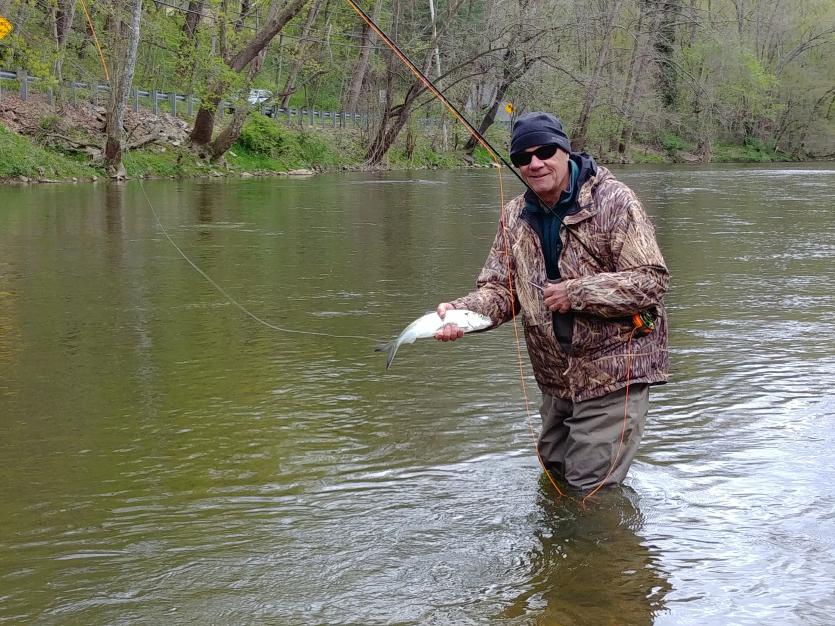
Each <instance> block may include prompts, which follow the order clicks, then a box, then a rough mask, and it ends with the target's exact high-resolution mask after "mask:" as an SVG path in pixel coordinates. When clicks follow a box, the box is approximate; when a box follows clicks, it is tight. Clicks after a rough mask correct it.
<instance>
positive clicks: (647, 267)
mask: <svg viewBox="0 0 835 626" xmlns="http://www.w3.org/2000/svg"><path fill="white" fill-rule="evenodd" d="M624 196H625V197H624ZM624 196H621V198H622V200H621V202H622V206H621V207H619V208H617V209H616V217H615V220H614V222H613V224H612V229H611V231H610V232H611V239H610V246H611V253H612V256H611V258H612V259H613V262H614V271H611V272H601V273H597V274H592V275H590V276H583V277H580V278H576V279H572V280H567V281H566V288H567V291H568V297H569V300H570V301H571V308H572V309H573V310H575V311H580V312H584V313H589V314H591V315H596V316H598V317H606V318H613V317H627V316H630V315H632V314H634V313H638V312H640V311H644V310H646V309H650V308H652V307H653V306H655V305H657V304H659V303H660V302H661V300H662V298H663V296H664V293H665V292H666V291H667V286H668V284H669V279H670V277H669V272H668V271H667V266H666V265H665V263H664V257H663V256H662V255H661V250H660V249H659V248H658V242H657V241H656V239H655V228H653V225H652V223H651V222H650V220H649V217H648V216H647V214H646V212H645V211H644V209H643V207H642V206H641V203H640V202H639V201H638V199H637V198H636V197H635V195H634V194H633V193H632V192H631V191H629V192H628V193H627V194H624Z"/></svg>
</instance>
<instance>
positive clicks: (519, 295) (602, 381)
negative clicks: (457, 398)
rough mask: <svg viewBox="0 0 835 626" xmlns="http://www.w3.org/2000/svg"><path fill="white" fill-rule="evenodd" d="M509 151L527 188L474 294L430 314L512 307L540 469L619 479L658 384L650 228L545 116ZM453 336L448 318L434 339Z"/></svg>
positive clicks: (661, 377)
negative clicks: (527, 371)
mask: <svg viewBox="0 0 835 626" xmlns="http://www.w3.org/2000/svg"><path fill="white" fill-rule="evenodd" d="M510 158H511V161H512V162H513V164H514V165H515V166H516V167H517V168H519V172H520V173H521V175H522V178H523V179H524V180H525V182H526V183H527V184H528V185H529V187H530V188H529V190H528V191H527V192H526V193H525V194H523V195H521V196H519V197H517V198H514V199H513V200H511V201H510V202H508V203H507V205H505V207H504V209H503V217H502V221H503V222H504V223H503V224H501V223H500V225H499V230H498V233H497V235H496V238H495V241H494V242H493V247H492V249H491V250H490V253H489V255H488V257H487V261H486V262H485V264H484V267H483V269H482V270H481V274H480V275H479V277H478V281H477V289H476V291H474V292H472V293H470V294H468V295H466V296H464V297H462V298H458V299H457V300H453V301H452V302H443V303H441V304H439V305H438V309H437V310H438V314H439V315H440V316H441V317H443V316H444V313H445V312H446V311H448V310H449V309H453V308H459V309H469V310H472V311H477V312H479V313H482V314H484V315H488V316H490V318H491V319H492V320H493V322H494V323H495V325H499V324H501V323H503V322H506V321H508V320H510V319H511V318H512V317H513V315H514V314H517V315H521V316H522V321H523V325H524V329H525V339H526V342H527V347H528V354H529V357H530V359H531V364H532V365H533V371H534V375H535V377H536V381H537V383H538V385H539V388H540V390H541V391H542V407H541V409H540V413H541V415H542V432H541V434H540V437H539V441H538V444H537V447H538V451H539V454H540V457H541V459H542V461H543V463H544V465H545V467H546V468H547V469H548V470H550V471H553V472H555V473H556V474H558V475H559V476H561V477H563V478H564V479H565V481H566V482H567V483H568V484H569V485H570V486H571V487H574V488H576V489H579V490H581V491H589V490H593V489H597V488H598V487H600V486H602V485H609V484H616V483H620V482H622V481H623V479H624V478H625V476H626V473H627V471H628V470H629V466H630V464H631V463H632V460H633V459H634V457H635V453H636V451H637V449H638V444H639V443H640V440H641V436H642V435H643V431H644V422H645V420H646V413H647V406H648V398H649V386H650V385H653V384H660V383H664V382H666V380H667V314H666V312H665V310H664V305H663V302H662V298H663V295H664V292H665V291H666V290H667V284H668V280H669V275H668V272H667V268H666V266H665V264H664V259H663V257H662V256H661V252H660V250H659V248H658V244H657V243H656V240H655V232H654V228H653V226H652V224H651V223H650V221H649V219H648V217H647V215H646V213H645V212H644V209H643V208H642V207H641V203H640V202H639V201H638V199H637V198H636V197H635V194H634V193H633V192H632V190H631V189H629V187H627V186H626V185H625V184H623V183H622V182H619V181H618V180H617V179H616V178H615V177H614V176H613V175H612V173H611V172H610V171H609V170H607V169H606V168H604V167H600V166H598V165H597V164H596V163H595V162H594V161H593V160H592V159H591V158H590V157H588V156H587V155H586V154H585V153H573V152H571V144H570V142H569V140H568V137H567V136H566V134H565V132H564V131H563V128H562V124H561V123H560V121H559V120H558V119H557V118H556V117H554V116H553V115H551V114H549V113H528V114H525V115H523V116H521V117H520V118H519V119H518V120H517V122H516V123H515V124H514V126H513V132H512V136H511V148H510ZM652 326H654V328H652ZM462 335H463V332H462V331H461V330H460V329H459V328H458V327H456V326H455V325H452V324H449V325H446V326H444V328H443V329H442V330H441V331H439V332H438V334H437V335H436V338H437V339H439V340H441V341H451V340H455V339H458V338H459V337H461V336H462Z"/></svg>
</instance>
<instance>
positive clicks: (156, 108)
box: [0, 69, 368, 128]
mask: <svg viewBox="0 0 835 626" xmlns="http://www.w3.org/2000/svg"><path fill="white" fill-rule="evenodd" d="M2 79H6V80H16V81H18V83H19V85H20V89H19V94H20V99H21V100H23V101H24V102H26V100H27V99H28V97H29V85H30V84H33V83H38V82H40V81H41V80H42V79H41V78H39V77H38V76H31V75H30V74H29V73H28V72H27V71H26V70H18V71H16V72H12V71H10V70H2V69H0V80H2ZM65 86H66V87H67V88H68V89H69V91H70V93H71V96H70V97H71V99H72V100H75V99H76V93H75V92H76V90H81V91H89V92H90V93H91V94H92V96H93V100H94V102H96V103H97V102H98V94H100V93H104V92H109V91H110V86H109V85H107V84H105V83H84V82H78V81H69V82H67V83H65ZM2 93H3V92H2V87H0V98H2ZM53 97H54V96H53V92H52V87H50V88H49V89H48V90H47V100H48V101H49V102H50V103H51V102H52V100H53ZM141 98H146V99H149V100H150V101H151V102H150V104H151V106H150V108H151V110H152V111H153V112H154V114H155V115H157V114H159V112H160V103H167V104H168V106H169V109H170V110H171V113H172V115H175V116H176V115H177V103H179V102H184V103H185V106H186V115H187V116H188V117H191V116H192V115H194V110H195V103H197V104H198V106H199V103H200V100H199V99H198V98H195V97H194V96H193V95H191V94H179V93H175V92H173V91H171V92H166V91H157V90H155V89H151V90H144V89H133V90H131V97H130V101H131V107H132V108H133V110H134V111H139V108H140V99H141ZM253 110H259V111H261V113H263V114H264V115H266V116H268V117H271V118H273V119H278V117H279V116H282V115H283V116H286V118H287V124H288V125H291V124H292V123H293V119H294V118H295V121H296V123H298V124H303V123H304V121H305V120H307V121H308V125H309V126H317V125H318V126H325V123H326V120H330V123H329V124H328V125H329V126H332V127H333V128H344V127H345V126H346V125H347V124H348V123H350V124H351V125H352V126H354V127H357V126H359V125H362V124H367V123H368V116H366V115H360V114H359V113H345V112H338V111H317V110H316V109H306V108H293V107H286V108H285V107H277V106H275V105H270V104H267V105H257V104H256V105H253ZM218 111H219V113H220V116H221V117H222V116H223V114H224V113H233V112H234V111H235V106H234V104H232V103H230V102H227V101H221V103H220V105H219V106H218ZM317 122H318V123H317Z"/></svg>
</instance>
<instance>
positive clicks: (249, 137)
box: [238, 113, 298, 158]
mask: <svg viewBox="0 0 835 626" xmlns="http://www.w3.org/2000/svg"><path fill="white" fill-rule="evenodd" d="M293 144H296V145H295V146H294V145H293ZM238 147H239V148H240V149H241V150H244V151H246V152H249V153H251V154H256V155H259V156H269V157H272V158H277V157H281V156H283V155H286V154H287V153H288V152H291V151H293V149H294V148H298V145H297V142H296V138H295V136H294V135H293V134H292V133H290V132H289V131H288V130H286V128H283V127H281V126H280V125H279V124H277V123H276V122H275V121H274V120H272V119H270V118H269V117H267V116H265V115H262V114H260V113H251V114H250V115H249V117H248V118H247V120H246V122H245V123H244V127H243V129H242V130H241V136H240V137H239V138H238Z"/></svg>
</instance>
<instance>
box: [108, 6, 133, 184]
mask: <svg viewBox="0 0 835 626" xmlns="http://www.w3.org/2000/svg"><path fill="white" fill-rule="evenodd" d="M128 3H129V4H128ZM112 6H113V14H112V15H111V16H110V18H111V19H110V33H109V35H110V49H111V51H112V52H111V55H110V63H109V65H110V70H109V74H110V97H109V101H108V105H107V113H106V122H105V146H104V165H105V169H106V170H107V174H108V176H110V177H112V178H124V177H125V168H124V165H123V164H122V139H123V136H124V133H123V130H124V129H123V128H122V126H123V123H124V113H125V107H126V106H127V103H128V96H129V95H130V90H131V87H132V85H133V72H134V69H135V68H136V52H137V48H138V46H139V24H140V19H141V17H142V0H114V2H113V5H112ZM128 10H129V11H130V23H128V22H126V21H124V20H123V19H122V18H123V17H124V14H125V13H126V12H127V11H128Z"/></svg>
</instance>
